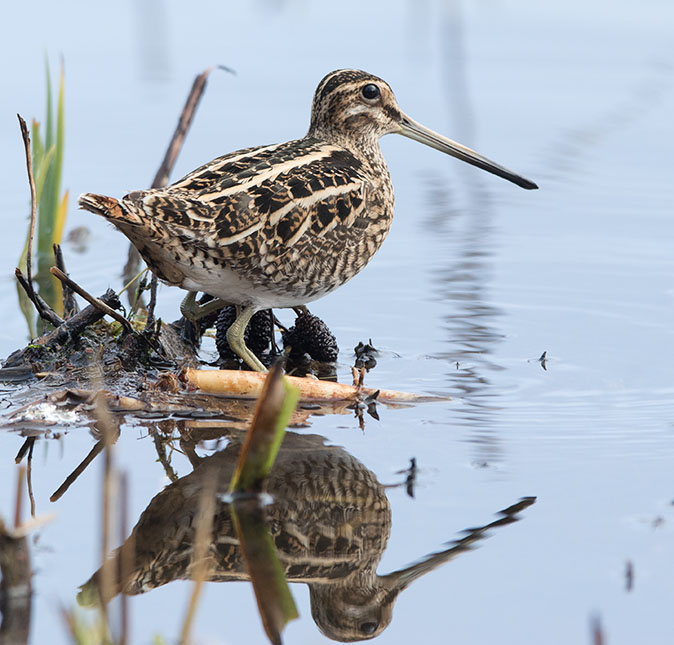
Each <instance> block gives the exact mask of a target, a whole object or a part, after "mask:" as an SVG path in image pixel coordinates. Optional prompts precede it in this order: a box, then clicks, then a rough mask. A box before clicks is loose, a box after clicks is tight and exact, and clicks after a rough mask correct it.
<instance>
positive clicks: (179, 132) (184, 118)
mask: <svg viewBox="0 0 674 645" xmlns="http://www.w3.org/2000/svg"><path fill="white" fill-rule="evenodd" d="M215 68H216V66H213V67H209V68H208V69H205V70H204V71H203V72H201V74H199V75H198V76H197V77H196V78H195V79H194V82H193V83H192V89H191V90H190V93H189V95H188V96H187V100H186V101H185V105H184V106H183V111H182V112H181V113H180V118H179V119H178V125H177V126H176V129H175V131H174V132H173V137H172V138H171V142H170V143H169V145H168V148H167V149H166V154H165V155H164V159H163V160H162V162H161V166H159V170H157V174H156V175H155V176H154V179H153V181H152V188H161V187H162V186H165V185H166V184H167V182H168V178H169V175H170V174H171V171H172V170H173V166H174V165H175V162H176V159H177V158H178V154H179V153H180V150H181V149H182V147H183V143H184V142H185V137H186V136H187V132H188V130H189V129H190V126H191V125H192V120H193V119H194V114H195V112H196V110H197V106H198V105H199V101H200V100H201V97H202V96H203V93H204V90H205V89H206V81H207V80H208V77H209V75H210V73H211V72H212V71H213V70H214V69H215ZM219 69H225V70H227V68H226V67H222V66H219ZM227 71H231V70H227Z"/></svg>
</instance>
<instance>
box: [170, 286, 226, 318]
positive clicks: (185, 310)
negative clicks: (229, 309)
mask: <svg viewBox="0 0 674 645" xmlns="http://www.w3.org/2000/svg"><path fill="white" fill-rule="evenodd" d="M227 304H228V303H226V302H224V301H223V300H220V298H214V299H213V300H209V301H208V302H205V303H204V304H203V305H202V304H199V303H198V302H197V292H196V291H189V292H188V293H187V295H186V296H185V298H184V299H183V301H182V302H181V303H180V313H181V314H182V315H183V316H184V317H185V318H187V320H191V321H192V322H196V321H197V320H199V318H203V317H204V316H207V315H208V314H210V313H211V312H213V311H217V310H218V309H222V308H223V307H225V306H227Z"/></svg>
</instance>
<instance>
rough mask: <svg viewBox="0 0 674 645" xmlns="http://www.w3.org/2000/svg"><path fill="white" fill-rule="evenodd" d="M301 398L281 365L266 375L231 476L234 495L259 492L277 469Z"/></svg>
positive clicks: (231, 487) (231, 488) (231, 489)
mask: <svg viewBox="0 0 674 645" xmlns="http://www.w3.org/2000/svg"><path fill="white" fill-rule="evenodd" d="M299 398H300V392H299V390H298V389H297V388H296V387H294V386H292V385H290V384H289V383H288V381H287V380H286V379H285V378H284V377H283V373H282V370H281V367H280V365H278V364H277V365H275V366H274V367H273V368H272V369H271V371H270V372H269V374H268V375H267V378H266V380H265V382H264V386H263V388H262V392H261V394H260V398H259V399H258V401H257V405H256V406H255V414H254V415H253V421H252V422H251V426H250V429H249V430H248V434H247V435H246V441H245V443H244V445H243V448H242V450H241V455H240V456H239V462H238V464H237V467H236V470H235V471H234V475H233V476H232V481H231V484H230V491H231V492H242V491H252V490H259V488H260V487H261V484H262V481H263V480H264V478H265V477H266V476H267V475H268V474H269V471H270V470H271V468H272V466H273V465H274V459H276V454H277V453H278V449H279V448H280V446H281V442H282V441H283V436H284V435H285V429H286V426H287V425H288V422H289V421H290V417H291V416H292V413H293V412H294V410H295V407H296V406H297V402H298V401H299Z"/></svg>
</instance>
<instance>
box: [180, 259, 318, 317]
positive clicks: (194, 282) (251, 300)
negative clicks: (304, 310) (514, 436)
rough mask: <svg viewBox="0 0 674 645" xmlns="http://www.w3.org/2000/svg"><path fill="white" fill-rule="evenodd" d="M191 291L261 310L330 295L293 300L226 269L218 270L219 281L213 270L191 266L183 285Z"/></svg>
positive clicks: (288, 305)
mask: <svg viewBox="0 0 674 645" xmlns="http://www.w3.org/2000/svg"><path fill="white" fill-rule="evenodd" d="M180 286H181V287H182V288H183V289H187V290H188V291H203V292H205V293H209V294H210V295H212V296H215V297H216V298H220V299H221V300H222V301H224V302H226V303H229V304H232V305H254V306H257V307H260V308H261V309H270V308H284V307H298V306H299V305H304V304H306V303H307V302H313V301H314V300H318V299H319V298H322V297H323V296H324V295H326V293H327V292H324V293H319V294H317V295H315V296H313V297H293V296H291V295H288V294H284V293H277V292H275V291H273V290H272V289H267V288H265V287H264V286H261V285H259V284H253V283H252V282H250V281H249V280H245V279H242V278H241V277H240V276H238V275H237V274H236V273H235V272H234V271H231V270H230V269H228V268H226V267H222V266H221V267H218V271H217V279H216V278H215V276H214V275H213V273H211V272H210V271H206V270H200V269H199V268H198V267H190V275H188V276H186V277H185V279H184V280H183V281H182V284H181V285H180Z"/></svg>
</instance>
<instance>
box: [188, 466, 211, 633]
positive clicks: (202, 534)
mask: <svg viewBox="0 0 674 645" xmlns="http://www.w3.org/2000/svg"><path fill="white" fill-rule="evenodd" d="M203 481H204V485H203V488H202V489H201V495H200V497H199V514H198V515H197V519H196V528H195V531H194V550H193V552H192V574H191V577H192V580H193V581H194V584H193V586H192V593H191V595H190V601H189V603H188V605H187V613H186V614H185V620H184V621H183V627H182V630H181V633H180V641H179V643H180V645H188V643H189V642H190V632H191V631H192V625H193V624H194V617H195V616H196V612H197V606H198V604H199V599H200V597H201V590H202V588H203V585H204V582H205V580H206V577H207V576H208V547H209V544H210V543H211V536H212V532H213V516H214V515H215V494H216V490H217V485H218V471H217V470H216V469H215V468H211V469H210V471H209V472H208V473H207V474H206V476H205V477H204V480H203Z"/></svg>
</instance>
